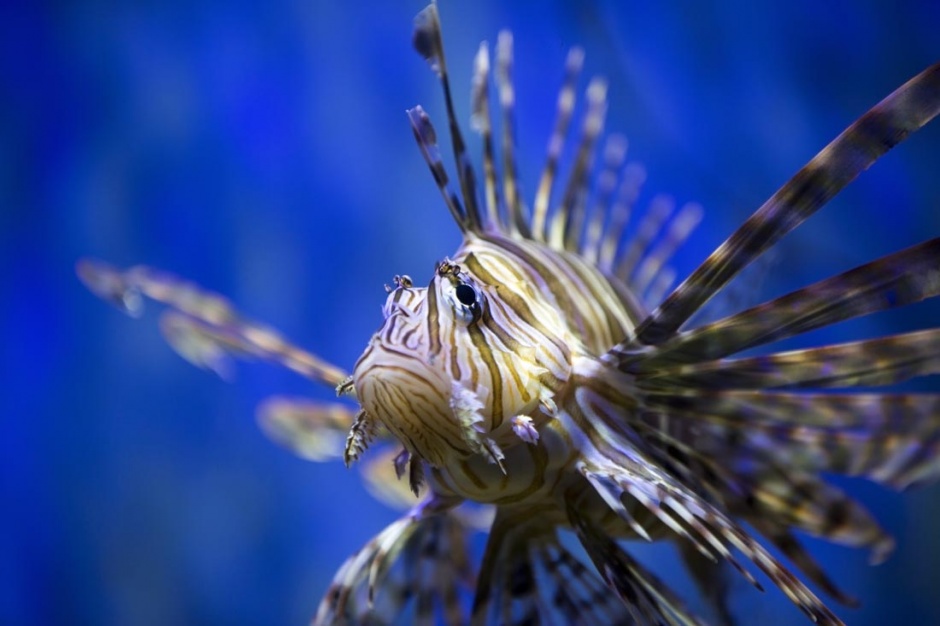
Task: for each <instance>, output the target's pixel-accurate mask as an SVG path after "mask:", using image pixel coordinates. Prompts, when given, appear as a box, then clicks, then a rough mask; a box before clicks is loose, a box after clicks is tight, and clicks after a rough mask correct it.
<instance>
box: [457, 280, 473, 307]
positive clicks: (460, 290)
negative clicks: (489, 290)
mask: <svg viewBox="0 0 940 626" xmlns="http://www.w3.org/2000/svg"><path fill="white" fill-rule="evenodd" d="M457 299H458V300H460V304H463V305H464V306H473V305H474V304H475V303H476V301H477V292H475V291H474V290H473V287H471V286H470V285H457Z"/></svg>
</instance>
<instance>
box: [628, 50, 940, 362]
mask: <svg viewBox="0 0 940 626" xmlns="http://www.w3.org/2000/svg"><path fill="white" fill-rule="evenodd" d="M938 112H940V63H938V64H936V65H932V66H931V67H929V68H927V69H926V70H924V71H923V72H921V73H920V74H918V75H917V76H915V77H914V78H912V79H911V80H909V81H908V82H907V83H905V84H904V85H902V86H901V87H899V88H898V89H897V90H895V91H894V93H892V94H891V95H889V96H888V97H887V98H885V99H884V100H882V101H881V102H880V103H878V104H877V105H875V107H873V108H872V109H871V110H870V111H868V112H867V113H865V114H864V115H863V116H862V117H860V118H859V119H858V120H856V121H855V122H854V123H853V124H852V125H851V126H849V127H848V128H847V129H846V130H845V131H843V132H842V134H840V135H839V136H838V137H836V138H835V140H833V141H832V143H830V144H829V145H828V146H826V147H825V148H823V150H822V151H821V152H820V153H819V154H817V155H816V156H815V157H813V159H812V160H811V161H810V162H809V163H807V164H806V165H805V166H804V167H803V169H801V170H800V171H799V172H797V174H796V175H795V176H794V177H793V178H791V179H790V180H789V181H788V182H787V183H786V184H785V185H784V186H783V187H781V188H780V189H779V190H778V191H777V192H776V193H775V194H774V195H773V196H771V198H770V199H769V200H768V201H767V202H766V203H764V205H763V206H762V207H761V208H760V209H758V210H757V212H756V213H754V214H753V215H752V216H751V217H750V218H748V219H747V220H746V221H745V222H744V224H742V225H741V227H739V228H738V229H737V230H736V231H735V232H734V234H732V235H731V236H730V237H729V238H728V239H727V240H725V242H724V243H723V244H721V245H720V246H719V247H718V249H717V250H715V252H713V253H712V255H711V256H710V257H708V259H706V260H705V261H704V262H703V263H702V264H701V265H700V266H699V268H698V269H696V270H695V271H694V272H693V273H692V274H691V275H690V276H689V277H688V278H687V279H686V280H685V281H683V282H682V284H681V285H679V286H678V287H677V288H676V290H675V291H673V293H672V294H671V295H670V296H669V297H668V298H667V299H666V300H665V302H663V304H661V305H660V306H659V307H658V308H657V309H656V310H655V311H653V313H652V314H651V315H650V316H649V318H647V319H646V320H644V321H643V323H641V324H640V326H639V327H637V329H636V333H635V338H634V340H633V342H635V343H636V344H638V345H642V344H652V345H656V344H660V343H662V342H663V341H665V340H667V339H669V338H670V337H671V336H672V335H673V333H675V332H676V331H677V330H678V329H679V328H680V327H681V326H682V325H683V324H684V323H685V322H686V321H687V320H688V319H689V318H690V317H691V316H692V315H693V314H694V313H695V312H696V311H698V310H699V308H701V306H702V305H703V304H705V303H706V302H707V301H708V300H709V299H711V298H712V296H714V295H715V294H716V293H717V292H718V291H719V290H720V289H721V288H722V287H723V286H724V285H725V284H726V283H727V282H728V281H729V280H731V279H732V278H733V277H734V276H736V275H737V274H738V273H739V272H740V271H741V270H742V269H743V268H744V267H746V266H747V265H748V264H750V263H751V261H753V260H754V259H756V258H757V257H758V256H759V255H760V254H761V253H763V252H764V251H765V250H766V249H767V248H769V247H771V246H772V245H773V244H774V243H776V242H777V241H778V240H779V239H780V238H781V237H783V236H784V235H786V234H787V233H789V232H790V231H791V230H793V229H794V228H796V227H797V226H799V225H800V224H801V223H802V222H803V221H804V220H805V219H806V218H808V217H809V216H811V215H812V214H813V213H815V212H816V211H817V210H819V209H820V208H821V207H822V206H823V205H825V204H826V203H827V202H828V201H829V200H831V199H832V198H833V197H834V196H835V195H836V194H837V193H838V192H839V191H841V190H842V188H843V187H845V186H846V185H847V184H849V183H850V182H851V181H852V180H854V179H855V177H856V176H858V174H859V173H860V172H862V171H863V170H865V169H867V168H868V167H869V166H870V165H871V164H872V163H874V162H875V161H876V160H878V158H880V157H881V156H882V155H883V154H884V153H885V152H887V151H888V150H890V149H891V148H893V147H894V146H896V145H897V144H898V143H900V142H901V141H903V140H904V139H905V138H907V136H908V135H909V134H911V133H912V132H914V131H916V130H917V129H919V128H920V127H921V126H923V125H924V124H926V123H927V122H929V121H930V120H931V119H933V117H934V116H936V115H937V113H938Z"/></svg>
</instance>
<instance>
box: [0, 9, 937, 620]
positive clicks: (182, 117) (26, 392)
mask: <svg viewBox="0 0 940 626" xmlns="http://www.w3.org/2000/svg"><path fill="white" fill-rule="evenodd" d="M650 4H652V3H650ZM421 6H422V3H421V2H418V1H409V2H395V3H392V2H363V1H361V0H348V1H346V2H341V3H339V2H338V3H332V2H317V1H294V2H279V1H276V2H269V3H256V4H248V3H213V2H202V1H198V0H197V1H196V2H178V1H173V0H170V1H169V2H163V3H158V2H136V3H110V2H73V3H51V2H50V3H18V2H15V1H14V2H13V3H4V5H3V7H2V8H0V329H2V331H0V332H2V338H0V345H2V350H0V355H2V356H0V364H2V370H0V371H2V378H0V389H2V393H0V398H2V401H0V402H2V411H0V425H2V431H0V511H2V513H0V624H9V625H28V624H63V623H65V624H101V625H112V624H113V625H122V626H123V625H130V626H138V625H150V624H154V625H156V624H228V625H235V624H262V623H263V624H301V623H306V622H307V620H308V619H309V617H310V616H311V615H312V613H313V612H314V610H315V607H316V605H317V602H318V600H319V597H320V595H321V594H322V593H323V592H324V590H325V589H326V586H327V585H328V583H329V580H330V578H331V576H332V574H333V572H334V571H335V569H336V568H337V567H338V566H339V564H340V563H341V562H342V560H343V559H344V558H346V556H347V555H348V554H350V553H351V552H352V551H353V550H355V549H356V548H357V547H358V546H360V545H361V544H362V543H364V542H365V541H366V540H367V539H368V538H369V537H371V536H372V535H373V534H374V533H376V532H377V531H378V530H380V529H381V528H382V527H383V526H384V525H385V524H387V523H388V522H390V521H391V520H392V519H394V516H395V513H394V512H392V511H389V510H388V509H386V508H385V507H383V506H382V505H380V504H378V503H376V502H374V501H373V500H372V499H370V498H369V497H368V496H367V495H366V493H365V491H364V490H363V488H362V487H361V485H360V482H359V479H358V476H357V474H356V472H354V471H347V470H346V469H344V468H343V467H342V465H341V464H338V463H336V464H326V465H317V464H312V463H309V462H305V461H301V460H299V459H296V458H294V457H292V456H291V455H290V454H289V453H287V452H286V451H284V450H282V449H281V448H279V447H277V446H276V445H274V444H272V443H270V442H269V441H268V440H267V439H266V438H265V437H264V435H263V434H262V433H261V432H260V431H259V430H258V428H257V427H256V425H255V422H254V418H253V414H254V406H255V405H256V404H257V402H258V401H259V400H261V399H262V398H264V397H265V396H268V395H271V394H274V393H289V394H304V395H308V396H310V397H313V398H320V399H329V398H331V396H332V393H331V391H330V390H328V389H321V388H319V387H314V386H311V385H310V384H308V383H307V382H306V381H304V380H300V379H298V378H297V377H295V376H293V375H291V374H290V373H287V372H283V371H281V370H277V369H273V368H269V367H266V366H264V365H260V364H249V365H246V366H242V367H239V369H238V376H237V380H236V382H235V384H229V383H225V382H222V381H220V380H218V379H217V378H215V377H213V376H212V375H211V374H209V373H206V372H203V371H200V370H197V369H195V368H193V367H190V366H189V365H187V364H186V363H184V362H183V361H182V360H181V359H179V357H177V356H176V355H175V354H174V353H172V352H171V351H170V350H169V348H167V347H166V345H165V344H164V342H163V341H162V339H161V337H160V335H159V332H158V330H157V325H156V319H157V316H156V315H155V314H154V312H155V311H156V309H157V307H150V312H149V315H148V316H147V317H145V319H144V320H143V321H142V322H140V321H136V322H135V321H132V320H130V319H129V318H125V317H124V316H122V315H120V314H119V313H118V312H117V311H115V310H114V309H112V308H110V307H108V306H107V305H105V304H104V303H102V302H100V301H98V300H96V299H95V298H93V297H92V296H91V295H89V294H88V293H87V292H86V291H85V290H84V288H83V287H82V286H81V285H80V284H79V283H78V281H77V280H76V279H75V276H74V271H73V267H74V263H75V261H76V260H77V259H78V258H79V257H82V256H95V257H100V258H104V259H107V260H109V261H111V262H113V263H115V264H119V265H132V264H136V263H146V264H150V265H154V266H158V267H161V268H165V269H167V270H171V271H173V272H176V273H178V274H181V275H184V276H186V277H188V278H190V279H193V280H195V281H197V282H199V283H200V284H202V285H205V286H207V287H210V288H212V289H214V290H216V291H219V292H222V293H224V294H227V295H228V296H229V297H231V298H232V299H233V300H234V301H235V302H236V303H237V304H238V305H239V306H240V307H241V308H242V310H243V311H245V312H246V313H247V314H249V315H250V316H251V317H253V318H256V319H261V320H265V321H267V322H270V323H271V324H272V325H274V326H276V327H278V328H280V329H281V330H282V331H284V333H285V334H287V335H288V336H289V337H291V338H293V339H295V340H296V341H297V342H299V343H300V344H301V345H304V346H306V347H309V348H311V349H312V350H315V351H316V352H317V353H319V354H320V355H322V356H324V357H326V358H328V359H330V360H331V361H334V362H336V363H337V364H340V365H342V366H344V367H347V368H349V367H351V366H352V364H353V363H354V362H355V359H356V357H357V356H358V354H359V353H360V351H361V350H362V349H363V347H364V346H365V343H366V341H367V340H368V337H369V335H370V333H371V332H372V331H373V330H374V329H375V328H376V327H377V325H378V324H379V321H380V304H381V303H382V302H383V301H384V292H383V290H382V285H383V284H384V283H387V282H390V279H391V277H392V276H393V275H394V274H396V273H408V274H410V275H411V276H412V277H414V278H415V280H416V281H417V282H419V283H423V282H424V281H426V280H427V278H428V276H429V274H430V272H431V269H432V267H433V263H434V262H435V261H436V260H438V259H440V258H442V257H444V256H445V255H447V254H449V253H451V252H453V251H454V249H455V248H456V246H457V244H458V242H459V237H458V231H457V228H456V227H455V226H454V225H453V224H452V223H451V221H450V217H449V215H448V213H447V211H446V209H445V208H444V206H443V204H442V202H441V199H440V197H439V195H438V194H437V191H436V190H435V188H434V184H433V181H432V179H431V176H430V175H429V174H428V172H427V168H426V166H425V164H424V163H423V161H422V160H421V157H420V155H419V153H418V150H417V149H416V147H415V146H414V140H413V138H412V134H411V130H410V128H409V126H408V123H407V120H406V117H405V115H404V111H405V109H406V108H408V107H411V106H413V105H415V104H417V103H421V104H423V105H424V106H425V108H426V109H427V110H428V111H429V113H430V115H431V117H432V118H433V119H434V120H435V121H436V122H437V124H438V128H439V129H440V132H441V136H442V137H443V136H444V128H445V125H444V120H445V118H444V114H443V107H442V104H441V98H440V95H439V90H438V85H437V84H436V81H435V80H434V79H433V77H432V75H431V74H430V72H429V71H428V69H427V66H426V64H425V63H424V61H422V60H421V59H420V58H419V57H418V56H417V55H416V54H414V53H413V52H412V50H411V47H410V35H411V33H410V31H411V18H412V16H413V15H414V14H415V13H417V11H418V10H420V8H421ZM441 12H442V16H443V21H444V28H445V36H446V46H447V52H448V54H449V59H450V66H451V72H452V74H453V79H454V85H455V92H456V94H458V98H457V105H458V109H459V111H460V115H461V118H462V119H464V120H465V119H466V118H467V115H468V98H467V97H466V93H467V91H466V85H468V84H469V73H470V67H471V59H472V57H473V54H474V53H475V51H476V46H477V44H478V42H479V41H480V40H482V39H489V40H490V41H495V36H496V33H497V32H498V30H499V29H500V28H504V27H505V28H510V29H512V30H513V32H514V33H515V39H516V55H517V56H516V80H517V95H518V101H519V104H518V107H519V118H520V119H519V129H518V139H519V145H520V151H521V157H520V163H521V170H522V173H523V178H524V189H525V190H526V191H527V192H528V194H530V195H529V196H528V197H530V198H531V193H532V191H533V190H534V187H535V180H536V177H537V174H538V171H539V167H540V166H541V162H542V154H543V150H544V145H545V139H546V134H547V132H548V129H549V128H550V125H551V122H552V110H553V107H554V97H555V88H556V86H557V84H558V79H559V76H560V67H561V64H562V62H563V59H564V54H565V51H566V50H567V48H568V47H569V46H571V45H574V44H581V45H583V46H584V47H585V48H586V51H587V63H586V67H587V69H588V73H598V74H603V75H606V76H607V77H608V78H609V80H610V84H611V89H610V92H611V101H612V105H611V109H610V116H609V121H608V128H610V129H614V130H618V131H621V132H624V133H626V134H627V135H628V136H629V137H630V140H631V155H632V157H633V158H636V159H639V160H641V161H643V162H644V163H645V164H646V165H647V167H648V170H649V172H650V176H649V182H648V185H647V189H648V190H649V191H648V192H647V193H646V194H645V195H644V201H646V200H648V199H649V197H650V196H651V194H652V192H654V191H667V192H670V193H672V194H674V195H675V196H676V198H677V199H678V200H680V201H687V200H697V201H700V202H702V203H703V204H704V205H705V207H706V208H707V210H708V212H707V216H706V220H705V223H704V225H703V226H702V227H701V228H700V230H699V231H698V232H697V234H696V236H695V240H694V242H693V243H692V244H691V245H690V246H688V247H687V248H686V249H684V251H683V255H682V256H681V257H680V259H679V260H678V262H677V265H678V267H679V268H680V269H681V270H682V271H683V272H687V271H689V270H691V269H692V268H694V267H695V265H696V264H697V263H698V262H700V261H701V259H703V258H704V257H705V255H706V254H707V253H708V252H709V251H710V250H711V249H712V248H713V247H714V246H716V245H717V244H718V243H720V241H721V240H722V239H723V238H724V237H725V236H726V235H727V234H728V233H730V232H731V230H732V229H733V228H734V226H735V225H736V224H738V223H739V222H740V221H741V220H743V219H744V218H745V217H746V216H747V215H748V214H749V213H750V212H751V211H753V210H754V209H755V208H756V207H757V206H759V205H760V203H761V202H762V201H763V200H764V199H765V198H766V197H768V196H769V195H770V194H771V193H772V192H773V191H774V189H776V187H777V186H779V185H780V184H782V183H783V182H784V181H785V180H786V179H787V178H788V177H789V176H790V175H791V174H792V173H793V172H795V171H796V169H797V168H798V167H799V166H801V165H802V164H803V163H805V162H806V161H807V160H808V159H809V158H810V157H812V156H813V155H814V154H815V153H816V151H818V150H819V149H820V148H821V147H822V146H823V145H824V144H825V143H826V142H828V141H829V140H830V139H831V138H833V137H834V136H835V135H836V134H837V133H838V132H840V131H841V130H842V129H843V128H844V127H845V126H846V125H847V124H848V123H849V122H851V121H852V120H854V119H855V118H856V117H857V116H858V115H860V114H861V113H863V112H864V111H865V110H866V109H867V108H868V107H869V106H871V105H872V104H874V103H875V102H877V101H878V100H880V99H881V98H882V97H883V96H885V95H886V94H887V93H889V92H890V91H891V90H892V89H894V88H895V87H897V86H898V85H900V84H901V83H902V82H903V81H905V80H907V79H908V78H909V77H911V76H913V75H914V74H915V73H916V72H918V71H920V70H921V69H923V68H925V67H926V66H927V65H929V64H930V63H932V62H935V61H937V60H938V59H940V39H938V38H937V35H936V28H937V25H938V24H940V4H938V3H936V2H927V1H924V2H908V3H886V2H880V1H869V2H831V3H816V2H806V1H798V2H788V3H773V4H767V5H764V4H761V3H757V4H752V3H735V2H730V3H729V2H725V3H719V4H716V5H714V6H708V7H706V6H705V5H702V4H698V3H682V4H676V5H668V6H667V5H666V4H665V3H663V4H660V3H656V4H655V5H653V6H639V5H634V4H633V3H619V2H615V1H613V0H606V1H598V2H587V3H564V2H557V1H555V2H539V3H536V2H531V3H529V2H521V3H516V4H514V5H512V6H507V5H506V4H505V3H502V2H497V1H496V0H483V1H480V2H473V3H463V2H462V3H456V2H444V5H443V6H442V9H441ZM470 145H471V148H472V149H474V150H476V149H477V147H478V141H477V140H476V138H471V140H470ZM451 169H452V168H451ZM938 171H940V127H938V123H935V125H934V127H932V128H928V129H926V130H925V131H923V132H922V133H919V134H918V135H916V136H915V137H914V138H912V139H911V140H910V141H909V142H907V143H905V144H904V145H902V146H901V147H900V148H899V149H898V150H896V151H895V152H892V153H891V154H890V155H889V156H887V157H886V158H884V159H883V160H882V161H881V162H879V163H878V164H876V166H875V167H874V168H872V170H871V171H870V172H866V173H865V174H863V175H862V176H861V178H860V180H859V181H858V182H857V183H856V184H855V185H853V186H852V187H851V188H850V189H849V190H847V191H846V192H845V193H843V194H842V195H841V196H839V198H838V199H837V200H836V201H835V202H833V203H832V204H831V205H830V206H829V207H827V208H826V209H825V210H824V211H823V212H822V213H821V214H819V215H817V216H816V217H814V218H813V219H812V220H811V221H810V222H809V223H807V224H806V225H804V226H803V227H802V228H801V229H799V230H798V231H797V232H796V233H794V234H793V235H792V236H790V237H788V238H787V239H786V240H785V241H784V242H783V244H782V245H781V246H780V247H779V252H778V253H777V254H776V255H775V256H774V257H773V260H772V262H771V263H769V264H768V265H767V267H766V270H767V271H766V272H765V276H763V277H762V275H760V272H758V273H756V275H755V276H753V277H752V278H751V279H750V280H749V282H747V284H746V285H745V288H743V289H739V290H738V292H737V293H738V295H737V296H736V297H738V298H739V299H741V300H742V301H744V302H756V301H759V299H761V298H766V297H771V296H773V295H776V294H779V293H782V292H784V291H785V290H788V289H791V288H795V287H797V286H800V285H802V284H806V283H808V282H811V281H813V280H817V279H820V278H823V277H825V276H827V275H830V274H832V273H835V272H837V271H841V270H844V269H848V268H850V267H853V266H855V265H857V264H859V263H862V262H864V261H867V260H870V259H872V258H874V257H876V256H878V255H881V254H885V253H888V252H891V251H893V250H896V249H899V248H901V247H903V246H906V245H911V244H913V243H916V242H918V241H920V240H923V239H926V238H928V237H932V236H938V235H940V176H938V175H937V172H938ZM938 313H940V307H938V306H936V305H932V304H931V303H928V304H926V305H922V306H918V307H911V308H910V309H908V310H905V311H902V312H892V313H888V314H881V315H878V316H875V317H874V318H872V319H871V320H865V321H861V322H855V323H852V324H846V325H842V326H840V327H837V328H835V329H832V330H827V331H823V332H819V333H816V334H814V335H813V336H812V337H811V338H809V339H808V340H807V345H808V344H809V343H818V342H820V341H825V340H827V339H828V340H846V339H850V338H859V337H866V336H874V335H879V334H886V333H888V332H896V331H900V330H912V329H916V328H923V327H927V326H929V325H937V323H938V322H937V320H938V319H940V315H938ZM917 387H918V388H920V389H934V390H936V388H937V383H936V381H935V380H934V381H926V382H924V383H921V384H919V385H917ZM840 484H843V485H845V486H846V487H847V488H848V489H850V490H852V491H853V493H858V494H859V495H860V496H861V497H863V498H864V500H865V501H866V502H867V503H868V504H870V505H871V506H872V508H873V509H874V510H875V511H876V512H877V514H878V516H879V518H880V519H881V520H883V522H884V524H885V525H886V526H887V528H888V529H890V530H891V531H893V532H894V533H896V534H897V535H898V536H899V547H898V551H897V553H896V554H895V555H894V557H893V558H892V559H891V560H890V561H889V562H887V563H886V564H885V565H882V566H880V567H878V568H869V567H868V566H867V564H866V563H867V561H866V555H864V554H862V553H860V552H855V551H851V550H848V549H843V548H838V547H832V546H829V545H825V544H821V543H819V542H813V541H810V544H811V546H812V549H813V552H814V554H815V555H816V556H817V557H818V558H819V559H820V560H821V561H822V562H823V563H824V564H825V565H826V566H827V567H829V568H830V569H831V570H832V572H833V573H834V575H835V578H836V580H838V581H839V582H841V583H842V584H843V585H844V587H845V588H846V589H847V590H848V591H850V592H851V593H853V594H856V595H858V596H860V597H861V598H862V599H863V607H862V608H861V609H860V610H858V611H852V610H848V609H841V610H840V611H839V612H840V614H841V615H842V616H843V617H845V618H846V619H848V620H850V622H851V623H854V624H859V625H861V624H869V625H874V624H884V623H911V624H927V623H940V595H938V593H937V582H936V581H937V580H940V533H938V532H937V524H938V522H937V520H938V519H940V490H938V488H937V487H936V486H932V487H928V488H924V489H920V490H916V491H913V492H910V493H908V494H905V495H904V496H897V495H895V494H892V493H889V492H887V491H885V490H883V489H880V488H877V487H873V486H871V485H868V484H863V483H861V482H858V481H842V482H841V483H840ZM638 553H639V554H641V555H643V556H644V558H648V559H649V560H651V561H652V562H654V564H655V565H656V567H657V568H658V570H659V571H660V572H661V573H662V574H663V575H664V576H667V577H669V578H671V577H674V576H677V575H678V574H677V572H676V568H675V566H674V562H672V561H671V560H670V556H669V554H670V552H669V550H668V549H666V550H662V549H658V548H655V549H652V550H651V549H650V548H647V547H639V548H638ZM678 584H679V587H680V588H681V589H682V590H684V591H686V592H688V591H690V588H689V586H688V584H687V582H679V583H678ZM768 586H769V585H768ZM734 598H735V606H736V607H737V613H738V615H739V616H741V617H742V621H743V622H744V623H761V624H801V623H804V622H803V619H802V617H801V616H800V615H799V613H798V611H797V610H796V609H794V608H793V607H792V606H790V604H789V603H788V602H787V601H786V600H785V599H784V598H783V596H782V594H781V593H780V592H778V591H777V590H775V589H773V588H770V589H768V592H767V593H765V594H760V593H758V592H756V591H754V590H752V589H750V588H748V587H747V585H746V584H745V583H743V582H737V583H736V584H735V593H734Z"/></svg>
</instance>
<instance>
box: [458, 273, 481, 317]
mask: <svg viewBox="0 0 940 626" xmlns="http://www.w3.org/2000/svg"><path fill="white" fill-rule="evenodd" d="M453 289H454V290H453V291H452V292H451V294H452V295H451V305H452V306H453V307H454V313H455V314H456V316H457V318H458V319H460V321H462V322H463V323H464V324H472V323H474V322H476V321H477V320H478V319H480V316H481V315H482V314H483V306H482V305H483V297H482V295H481V294H480V292H479V291H477V289H476V287H474V286H473V285H472V284H470V283H468V282H463V281H461V282H458V283H457V284H455V285H454V286H453Z"/></svg>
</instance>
